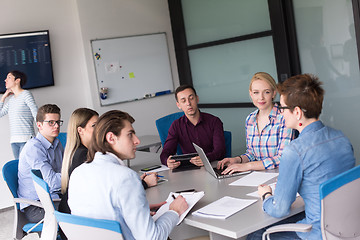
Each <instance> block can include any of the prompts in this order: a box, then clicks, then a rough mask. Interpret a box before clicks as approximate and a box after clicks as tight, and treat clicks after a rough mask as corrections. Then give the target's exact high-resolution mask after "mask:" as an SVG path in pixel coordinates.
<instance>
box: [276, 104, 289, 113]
mask: <svg viewBox="0 0 360 240" xmlns="http://www.w3.org/2000/svg"><path fill="white" fill-rule="evenodd" d="M278 108H279V110H280V112H281V113H283V112H284V109H291V108H290V107H288V106H279V107H278Z"/></svg>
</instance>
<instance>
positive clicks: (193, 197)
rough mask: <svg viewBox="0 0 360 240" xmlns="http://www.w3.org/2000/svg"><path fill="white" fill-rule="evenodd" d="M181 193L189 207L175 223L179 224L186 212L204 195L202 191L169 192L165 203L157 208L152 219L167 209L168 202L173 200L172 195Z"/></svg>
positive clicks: (155, 218)
mask: <svg viewBox="0 0 360 240" xmlns="http://www.w3.org/2000/svg"><path fill="white" fill-rule="evenodd" d="M179 194H181V195H182V196H183V197H184V198H185V199H186V202H187V204H188V206H189V208H188V209H187V210H186V211H185V212H184V213H183V214H181V216H180V219H179V222H178V223H177V225H179V224H180V223H181V222H182V220H184V218H185V217H186V215H187V214H188V212H189V211H190V210H191V209H192V208H193V207H194V206H195V204H196V203H197V202H198V201H199V200H200V199H201V198H202V197H203V196H204V195H205V194H204V192H189V193H185V192H184V193H173V192H170V193H169V196H168V198H167V199H166V203H165V204H164V205H162V206H161V207H160V208H159V210H157V212H156V214H155V215H154V216H153V219H154V221H156V220H157V219H158V218H159V217H160V216H161V215H163V214H164V213H165V212H166V211H168V210H169V206H170V204H171V203H172V202H173V201H174V199H173V197H172V195H174V196H175V197H177V196H179Z"/></svg>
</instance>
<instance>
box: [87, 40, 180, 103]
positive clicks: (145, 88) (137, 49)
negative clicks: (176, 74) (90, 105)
mask: <svg viewBox="0 0 360 240" xmlns="http://www.w3.org/2000/svg"><path fill="white" fill-rule="evenodd" d="M91 47H92V52H93V59H94V65H95V71H96V78H97V84H98V93H99V94H98V96H99V99H100V103H101V105H102V106H104V105H110V104H115V103H121V102H128V101H134V100H140V99H146V98H150V97H155V96H159V95H163V94H169V93H171V92H173V91H174V84H173V81H172V75H171V68H170V60H169V52H168V47H167V41H166V34H165V33H156V34H148V35H141V36H129V37H120V38H111V39H97V40H92V41H91ZM101 88H107V94H106V99H104V94H103V95H102V96H101V93H100V92H101Z"/></svg>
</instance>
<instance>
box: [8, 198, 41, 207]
mask: <svg viewBox="0 0 360 240" xmlns="http://www.w3.org/2000/svg"><path fill="white" fill-rule="evenodd" d="M14 202H15V203H25V204H30V205H33V206H36V207H41V208H43V206H42V205H41V203H40V202H39V201H35V200H30V199H26V198H14Z"/></svg>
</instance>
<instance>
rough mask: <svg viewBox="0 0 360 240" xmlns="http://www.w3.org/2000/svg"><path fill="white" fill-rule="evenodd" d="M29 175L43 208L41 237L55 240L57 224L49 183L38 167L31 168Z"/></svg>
mask: <svg viewBox="0 0 360 240" xmlns="http://www.w3.org/2000/svg"><path fill="white" fill-rule="evenodd" d="M31 177H32V179H33V183H34V187H35V190H36V193H37V195H38V197H39V199H40V202H41V204H42V206H43V207H44V210H45V216H44V223H43V230H42V232H41V239H46V240H56V239H57V237H58V224H57V221H56V218H55V215H54V211H55V206H54V203H53V200H52V198H51V195H50V189H49V185H48V184H47V183H46V182H45V181H44V179H43V177H42V174H41V172H40V170H38V169H32V170H31ZM58 200H60V199H58Z"/></svg>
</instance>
